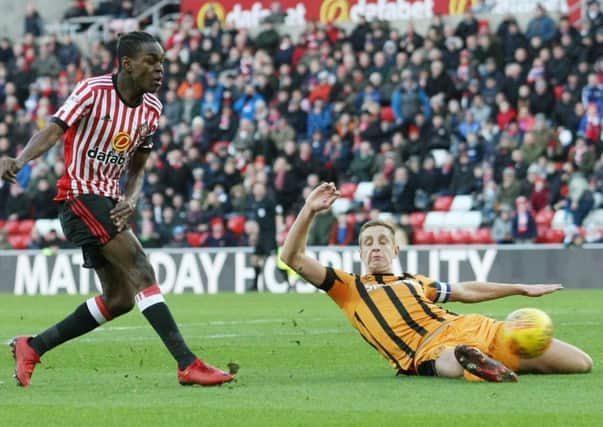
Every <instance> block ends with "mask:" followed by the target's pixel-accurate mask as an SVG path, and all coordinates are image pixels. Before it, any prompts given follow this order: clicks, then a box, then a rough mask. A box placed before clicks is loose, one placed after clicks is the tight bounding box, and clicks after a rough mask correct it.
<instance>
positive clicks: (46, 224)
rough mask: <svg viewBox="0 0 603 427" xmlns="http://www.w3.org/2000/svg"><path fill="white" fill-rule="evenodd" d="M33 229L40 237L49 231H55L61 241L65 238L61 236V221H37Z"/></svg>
mask: <svg viewBox="0 0 603 427" xmlns="http://www.w3.org/2000/svg"><path fill="white" fill-rule="evenodd" d="M34 228H35V229H36V231H37V232H38V233H39V234H40V235H41V236H44V235H45V234H48V233H49V232H50V230H55V231H56V232H57V235H58V236H59V237H60V238H61V239H63V238H65V235H64V234H63V227H62V226H61V221H60V220H59V219H57V218H55V219H39V220H37V221H36V225H35V227H34Z"/></svg>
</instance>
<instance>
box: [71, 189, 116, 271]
mask: <svg viewBox="0 0 603 427" xmlns="http://www.w3.org/2000/svg"><path fill="white" fill-rule="evenodd" d="M116 204H117V201H116V200H113V199H110V198H108V197H103V196H96V195H93V194H83V195H81V196H78V197H76V198H75V199H71V200H66V201H65V202H62V203H61V204H60V206H59V219H60V221H61V226H62V227H63V233H65V237H67V239H68V240H69V241H70V242H71V243H73V244H74V245H77V246H80V247H81V248H82V254H83V256H84V267H86V268H100V267H102V266H103V265H104V264H105V263H106V262H107V260H106V259H105V257H104V256H103V255H102V253H101V251H100V248H101V247H102V246H104V245H105V244H106V243H107V242H109V240H111V239H112V238H113V237H115V236H116V235H117V234H118V233H119V231H118V230H117V227H116V226H115V224H114V223H113V221H112V220H111V217H110V212H111V209H113V208H114V207H115V205H116Z"/></svg>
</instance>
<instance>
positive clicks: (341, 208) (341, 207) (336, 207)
mask: <svg viewBox="0 0 603 427" xmlns="http://www.w3.org/2000/svg"><path fill="white" fill-rule="evenodd" d="M351 207H352V201H351V200H350V199H344V198H339V199H337V200H335V202H334V203H333V205H332V206H331V210H332V211H333V215H335V216H337V215H339V214H342V213H347V212H348V211H349V210H350V208H351Z"/></svg>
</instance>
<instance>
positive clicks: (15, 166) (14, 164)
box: [0, 122, 65, 182]
mask: <svg viewBox="0 0 603 427" xmlns="http://www.w3.org/2000/svg"><path fill="white" fill-rule="evenodd" d="M64 132H65V131H64V130H63V128H62V127H61V126H59V125H57V124H56V123H53V122H50V123H49V124H48V125H46V126H45V127H44V128H43V129H42V130H40V131H39V132H37V133H35V134H34V135H33V136H32V137H31V138H30V140H29V141H28V142H27V145H26V146H25V148H24V149H23V151H22V152H21V153H20V154H19V155H18V156H17V158H16V159H15V158H12V157H5V158H3V159H0V178H1V179H3V180H5V181H9V182H15V179H16V177H17V174H18V173H19V171H20V170H21V169H23V166H25V165H26V164H27V162H29V161H30V160H33V159H36V158H38V157H40V156H41V155H42V154H44V153H45V152H47V151H48V150H50V148H51V147H52V146H53V145H55V144H56V143H57V141H58V140H59V138H60V137H61V136H63V133H64Z"/></svg>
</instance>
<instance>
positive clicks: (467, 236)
mask: <svg viewBox="0 0 603 427" xmlns="http://www.w3.org/2000/svg"><path fill="white" fill-rule="evenodd" d="M450 243H451V244H453V245H468V244H471V243H473V240H472V238H471V233H470V232H469V231H467V230H450Z"/></svg>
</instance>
